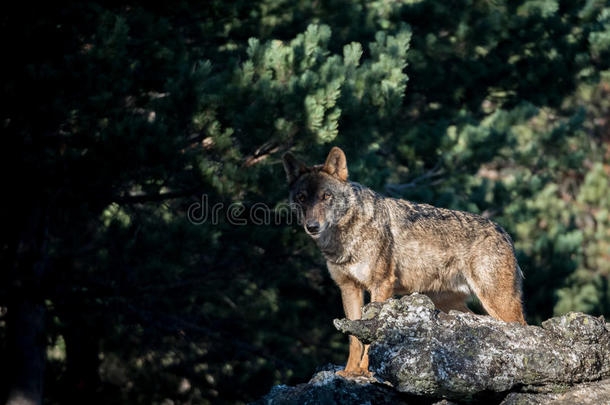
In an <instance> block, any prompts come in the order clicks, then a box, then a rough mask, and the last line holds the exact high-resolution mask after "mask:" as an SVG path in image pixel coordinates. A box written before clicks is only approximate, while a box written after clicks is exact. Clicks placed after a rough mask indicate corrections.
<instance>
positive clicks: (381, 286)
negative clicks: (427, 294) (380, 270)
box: [360, 277, 394, 375]
mask: <svg viewBox="0 0 610 405" xmlns="http://www.w3.org/2000/svg"><path fill="white" fill-rule="evenodd" d="M393 291H394V278H393V277H392V278H389V279H387V280H384V281H382V282H380V283H377V285H375V286H374V287H373V288H372V289H371V302H383V301H385V300H387V299H388V298H390V297H391V296H392V292H393ZM360 368H361V369H363V370H368V369H369V345H364V352H363V353H362V360H360ZM369 374H370V375H372V373H370V372H369Z"/></svg>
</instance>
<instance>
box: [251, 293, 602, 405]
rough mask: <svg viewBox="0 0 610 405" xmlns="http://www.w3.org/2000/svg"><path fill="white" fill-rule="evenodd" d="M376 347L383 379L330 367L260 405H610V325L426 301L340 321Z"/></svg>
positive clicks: (573, 316)
mask: <svg viewBox="0 0 610 405" xmlns="http://www.w3.org/2000/svg"><path fill="white" fill-rule="evenodd" d="M335 326H336V327H337V329H339V330H340V331H342V332H344V333H346V334H352V335H355V336H358V337H359V338H360V339H361V340H362V341H364V342H366V343H370V344H371V346H370V349H369V356H370V370H371V371H373V372H374V373H375V378H365V377H360V378H358V379H344V378H342V377H339V376H337V375H335V371H337V370H338V369H339V368H338V367H336V366H335V367H334V368H333V367H330V368H329V369H326V370H324V371H321V372H319V373H317V374H315V375H314V377H313V378H312V379H311V380H310V381H309V382H308V383H305V384H300V385H297V386H295V387H288V386H282V385H281V386H276V387H274V388H273V389H272V390H271V392H270V393H269V394H268V395H266V396H265V397H264V398H262V399H260V400H259V401H257V402H256V404H257V405H258V404H261V405H262V404H427V405H429V404H438V405H441V404H444V405H450V404H465V403H480V404H501V405H517V404H523V405H550V404H552V405H567V404H593V405H595V404H599V405H601V404H604V405H608V404H610V324H608V323H606V322H604V319H603V317H600V318H595V317H592V316H589V315H585V314H582V313H569V314H566V315H564V316H561V317H556V318H551V319H549V320H547V321H545V322H543V323H542V326H541V327H539V326H524V325H520V324H516V323H505V322H501V321H497V320H495V319H493V318H491V317H488V316H480V315H474V314H465V313H461V312H455V311H451V312H450V313H449V314H446V313H444V312H440V311H438V310H436V309H435V308H434V304H433V303H432V301H431V300H430V299H429V298H428V297H426V296H425V295H421V294H413V295H410V296H405V297H403V298H401V299H391V300H388V301H386V302H383V303H372V304H369V305H367V306H366V307H365V308H364V310H363V317H362V319H360V320H356V321H350V320H347V319H339V320H335Z"/></svg>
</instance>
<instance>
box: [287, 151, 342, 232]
mask: <svg viewBox="0 0 610 405" xmlns="http://www.w3.org/2000/svg"><path fill="white" fill-rule="evenodd" d="M282 159H283V161H284V170H285V171H286V177H287V179H288V184H289V186H290V202H291V204H293V205H294V206H296V207H297V209H299V210H300V213H301V218H303V226H304V228H305V232H307V234H309V235H310V236H311V237H313V238H318V237H319V236H320V235H322V234H323V233H324V232H325V231H326V230H328V229H329V228H330V227H332V226H333V225H336V224H337V222H338V221H339V220H340V219H341V218H342V217H343V215H345V213H346V211H347V210H348V208H349V196H350V194H351V185H350V183H349V182H348V181H347V162H346V159H345V154H344V153H343V151H342V150H341V149H339V148H338V147H336V146H335V147H333V148H332V149H331V150H330V152H329V154H328V157H327V158H326V162H325V163H324V164H323V165H315V166H307V165H306V164H305V163H303V162H301V161H300V160H298V159H297V158H295V157H294V156H293V155H292V154H291V153H290V152H288V153H286V154H284V156H283V157H282Z"/></svg>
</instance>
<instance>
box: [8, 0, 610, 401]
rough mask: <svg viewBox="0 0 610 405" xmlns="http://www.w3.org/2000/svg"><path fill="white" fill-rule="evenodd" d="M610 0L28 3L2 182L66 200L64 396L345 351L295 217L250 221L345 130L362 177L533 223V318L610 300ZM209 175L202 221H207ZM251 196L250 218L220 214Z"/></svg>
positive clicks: (12, 47) (167, 391) (55, 227)
mask: <svg viewBox="0 0 610 405" xmlns="http://www.w3.org/2000/svg"><path fill="white" fill-rule="evenodd" d="M609 10H610V8H609V6H608V4H607V2H604V1H599V0H589V1H587V2H584V3H574V2H567V1H554V0H549V1H543V0H540V1H539V0H535V1H526V2H520V3H516V2H510V1H496V2H491V3H490V2H484V1H478V0H460V1H457V2H441V1H432V0H421V1H418V0H401V1H393V2H386V1H353V2H347V1H344V0H327V1H321V2H310V1H297V2H294V1H287V0H286V1H284V0H282V1H275V0H259V1H253V2H250V1H248V2H246V1H236V2H222V1H210V2H180V3H177V4H172V5H167V6H155V5H146V4H143V3H133V4H130V5H125V6H119V5H114V6H113V5H108V4H106V3H96V2H87V3H70V4H67V5H59V6H58V5H53V6H48V7H47V8H42V9H40V10H39V11H38V12H37V13H34V14H32V13H30V12H29V10H21V11H15V12H12V13H13V14H11V16H10V17H7V18H5V19H3V20H2V22H1V24H2V29H3V34H4V35H3V37H4V38H20V39H21V41H13V42H10V43H8V44H7V48H6V50H5V52H6V54H7V55H9V54H10V55H14V57H12V58H9V60H8V61H7V62H6V69H7V72H8V73H7V76H6V78H7V80H6V84H5V85H4V86H3V88H2V93H3V98H4V99H5V100H9V101H10V103H7V105H6V108H5V109H4V111H3V118H2V125H3V130H4V136H3V141H4V142H5V144H4V145H3V148H2V150H3V151H4V153H5V154H6V156H4V157H5V159H4V161H5V162H9V161H11V159H10V158H13V160H14V159H15V157H17V158H18V159H20V160H21V161H22V162H23V168H22V169H18V170H20V173H19V176H9V177H11V179H9V181H8V183H7V184H6V185H5V187H6V189H7V190H10V189H13V188H14V189H16V190H21V189H23V188H24V184H25V185H26V187H25V188H27V190H26V191H24V192H23V193H17V194H18V195H17V196H16V197H14V198H13V199H11V200H10V201H9V202H8V207H7V209H6V210H5V211H6V212H8V213H10V215H11V216H12V217H14V218H12V219H17V222H20V223H26V222H27V221H28V219H31V218H34V217H35V215H34V214H33V213H36V212H37V211H36V210H37V209H39V208H40V209H43V211H44V212H46V213H47V214H46V218H45V221H44V223H45V224H46V225H45V226H46V228H45V229H46V235H47V236H46V242H47V243H46V245H45V246H46V248H45V251H44V253H45V255H46V257H48V262H49V263H50V264H49V270H48V271H47V273H46V274H45V276H44V281H43V283H42V284H43V285H44V288H41V289H36V290H35V291H36V294H39V295H40V299H41V301H42V300H44V301H42V302H46V307H47V310H48V313H49V322H48V329H47V338H48V342H49V353H50V355H49V367H48V372H47V377H46V378H47V387H48V389H46V390H45V392H46V393H47V396H48V403H62V402H63V403H65V402H67V401H68V400H69V398H67V397H66V395H67V394H66V393H79V392H82V394H83V396H84V397H86V398H97V399H96V400H97V401H98V402H100V403H147V404H148V403H159V404H161V403H169V401H173V403H219V402H220V403H243V402H246V401H249V400H253V399H255V398H257V397H259V396H260V395H262V394H263V393H265V392H267V391H268V389H269V387H270V386H271V385H272V384H276V383H296V382H301V381H303V380H304V379H306V378H307V377H309V376H310V375H311V373H312V371H313V370H314V369H315V368H316V367H317V366H319V365H322V364H324V363H327V362H334V363H342V362H343V361H344V360H345V355H346V352H347V345H346V340H345V339H344V337H343V336H342V335H340V334H338V333H337V332H336V331H334V328H333V327H332V323H331V320H332V318H335V317H340V316H341V315H342V308H341V303H340V297H339V295H338V292H337V289H336V287H335V286H334V285H333V283H332V281H331V280H330V279H329V277H328V275H327V273H326V269H325V264H324V262H323V260H322V258H321V255H320V253H319V252H318V251H317V249H316V248H315V246H314V245H313V243H312V242H311V240H309V239H308V237H307V236H306V235H305V234H304V232H302V230H300V229H298V226H295V225H290V224H289V223H288V221H287V217H286V216H281V218H282V220H281V221H279V222H277V223H274V224H273V225H265V226H263V225H258V224H257V223H256V222H255V221H253V220H251V219H248V215H249V214H252V213H253V212H254V208H255V204H256V203H264V204H266V206H267V207H270V208H269V209H267V210H263V211H261V212H264V215H269V216H271V217H272V218H274V216H275V215H279V213H280V212H281V210H282V204H283V203H285V202H286V198H287V190H286V185H285V176H284V173H283V170H282V167H281V164H280V155H281V153H282V152H284V151H286V150H288V149H290V150H292V151H293V152H295V153H296V154H298V155H301V156H302V157H303V158H304V159H305V160H306V161H308V162H310V163H321V162H322V161H323V159H324V157H325V154H326V153H327V152H328V150H329V149H330V147H331V146H332V145H338V146H341V147H342V148H343V149H344V150H345V151H346V153H347V158H348V167H349V170H350V177H351V178H352V179H353V180H356V181H359V182H361V183H363V184H366V185H368V186H371V187H372V188H374V189H376V190H378V191H380V192H382V193H385V194H387V195H392V196H396V197H401V198H409V199H412V200H415V201H422V202H426V203H431V204H436V205H439V206H444V207H449V208H455V209H465V210H469V211H473V212H478V213H481V214H483V215H487V216H490V217H492V218H493V219H494V220H495V221H497V222H498V223H500V224H501V225H502V226H503V227H505V228H506V229H507V230H508V231H509V233H510V234H511V235H512V236H513V238H514V240H515V246H516V249H517V255H518V257H519V262H520V265H521V268H522V269H523V271H524V273H525V277H526V278H525V284H524V302H525V306H526V308H527V313H528V320H529V321H530V322H540V321H541V320H544V319H546V318H548V317H549V316H551V315H553V314H560V313H564V312H567V311H585V312H589V313H592V314H605V315H607V316H608V315H610V286H609V282H608V279H609V278H610V264H609V263H610V260H609V259H610V186H609V184H610V123H609V121H608V117H609V116H610V45H609V44H610V40H609V33H610V22H609V21H610V20H609V15H610V11H609ZM23 49H26V50H27V54H26V53H24V52H18V51H22V50H23ZM9 169H12V170H13V171H14V170H15V167H11V166H9V167H7V168H6V169H5V172H6V173H11V171H9ZM203 196H205V198H207V204H208V205H207V208H208V210H207V214H208V218H207V219H208V220H207V221H200V222H201V223H200V222H197V223H193V222H190V221H189V220H188V218H187V214H188V213H191V214H192V213H196V214H198V215H204V214H205V211H202V210H201V204H203V201H202V197H203ZM218 203H222V204H224V208H225V209H223V210H221V211H220V213H221V215H220V217H219V218H218V220H217V221H212V219H211V218H212V208H213V206H214V204H218ZM231 203H239V204H241V205H239V206H237V205H235V206H234V208H236V209H237V211H235V214H236V215H237V216H238V217H239V218H240V219H244V220H245V223H244V225H241V226H238V225H235V224H234V223H231V221H229V220H228V218H227V216H226V215H225V214H226V213H227V207H228V205H229V204H231ZM197 204H199V205H197ZM41 207H42V208H41ZM193 209H195V211H193ZM197 210H199V211H197ZM240 210H244V212H242V213H241V214H240V212H239V211H240ZM7 223H9V221H7ZM9 231H10V232H7V233H11V232H12V233H13V235H12V236H6V237H5V238H3V240H2V243H3V244H2V263H3V264H5V267H6V268H11V269H13V268H15V269H20V268H21V267H20V264H19V263H13V262H12V261H11V260H13V259H14V257H15V255H14V252H16V251H17V250H16V246H17V245H18V243H19V238H20V237H21V235H22V233H23V232H22V228H21V227H18V228H9ZM28 277H29V276H28V275H26V274H25V273H20V272H19V271H15V272H7V273H6V274H4V273H3V274H2V276H1V277H0V337H4V336H5V335H6V332H5V329H6V328H7V325H6V323H5V321H4V320H3V318H2V314H3V311H4V310H3V308H4V307H5V306H8V302H9V299H8V297H9V296H11V294H12V290H11V288H12V287H8V286H16V285H27V283H28V280H29V279H28ZM19 291H21V290H19ZM8 310H9V311H10V307H8ZM2 341H3V339H2ZM6 350H9V349H8V348H7V347H6V346H5V345H4V344H3V343H1V344H0V351H6ZM83 353H88V357H82V354H83ZM0 354H1V353H0ZM81 357H82V358H83V359H86V360H82V361H73V359H75V358H81ZM81 377H82V378H81ZM0 380H5V379H0ZM5 390H6V387H3V386H0V398H1V397H2V393H3V391H5ZM79 390H80V391H79Z"/></svg>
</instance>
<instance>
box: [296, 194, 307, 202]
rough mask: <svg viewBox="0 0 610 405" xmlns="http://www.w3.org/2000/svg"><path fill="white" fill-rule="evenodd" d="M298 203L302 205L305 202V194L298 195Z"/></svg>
mask: <svg viewBox="0 0 610 405" xmlns="http://www.w3.org/2000/svg"><path fill="white" fill-rule="evenodd" d="M297 201H298V202H300V203H303V202H305V194H299V195H297Z"/></svg>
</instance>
